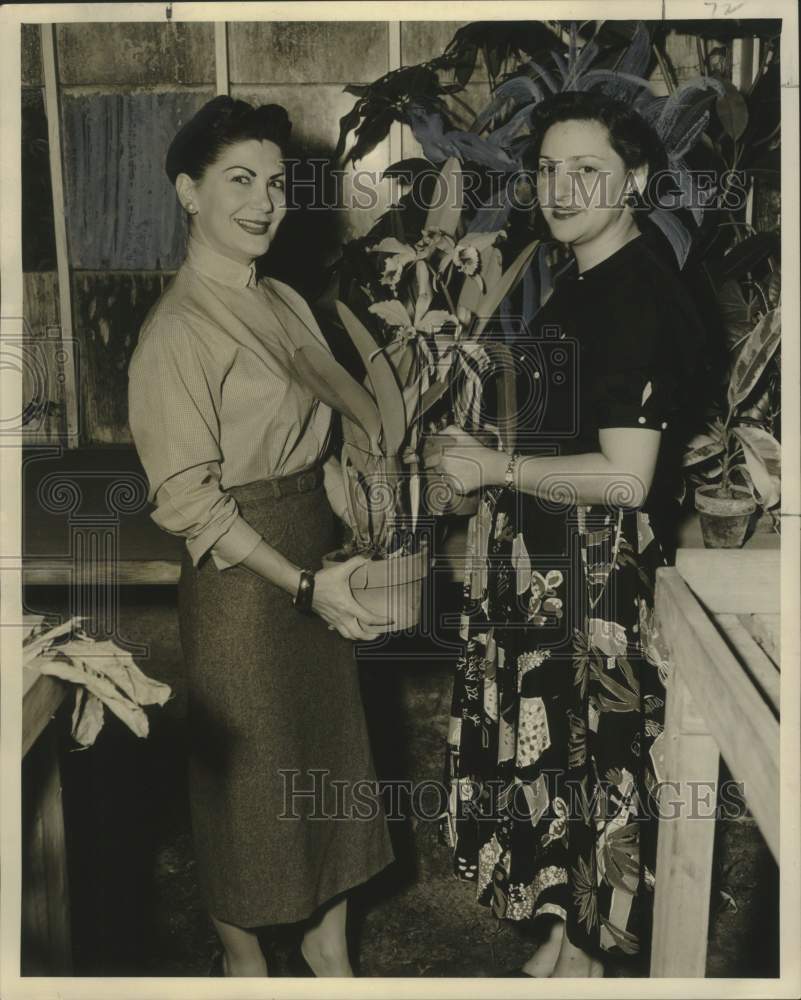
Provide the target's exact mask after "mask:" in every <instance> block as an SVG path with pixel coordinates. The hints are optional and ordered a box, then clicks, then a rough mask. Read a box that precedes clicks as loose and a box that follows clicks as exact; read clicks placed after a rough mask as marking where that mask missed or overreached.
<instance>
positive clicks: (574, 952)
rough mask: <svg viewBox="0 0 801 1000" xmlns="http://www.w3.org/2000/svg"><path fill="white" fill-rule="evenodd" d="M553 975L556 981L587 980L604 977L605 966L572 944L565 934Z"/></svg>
mask: <svg viewBox="0 0 801 1000" xmlns="http://www.w3.org/2000/svg"><path fill="white" fill-rule="evenodd" d="M551 975H552V977H553V978H554V979H586V978H589V977H596V976H603V965H602V964H601V962H599V961H598V959H596V958H593V957H592V955H588V954H587V953H586V952H585V951H582V950H581V948H577V947H576V945H574V944H572V943H571V941H570V940H569V938H568V936H567V934H565V935H564V938H563V939H562V947H561V949H560V951H559V958H558V959H557V962H556V967H555V968H554V970H553V973H552V974H551Z"/></svg>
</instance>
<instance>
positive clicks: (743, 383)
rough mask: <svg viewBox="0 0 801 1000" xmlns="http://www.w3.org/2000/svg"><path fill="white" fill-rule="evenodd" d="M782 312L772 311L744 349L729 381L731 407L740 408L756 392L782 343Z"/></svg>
mask: <svg viewBox="0 0 801 1000" xmlns="http://www.w3.org/2000/svg"><path fill="white" fill-rule="evenodd" d="M781 334H782V326H781V313H780V311H779V309H771V311H770V312H768V313H766V314H765V315H764V316H763V317H762V319H761V320H760V321H759V322H758V323H757V325H756V326H755V327H754V329H753V332H752V333H751V335H750V336H749V338H748V339H747V340H746V342H745V343H744V344H743V346H742V350H741V351H740V353H739V355H738V356H737V360H736V361H735V363H734V369H733V370H732V373H731V379H730V380H729V393H728V397H729V406H732V407H734V406H737V405H738V404H739V403H742V401H743V400H744V399H746V398H747V397H748V395H749V394H750V393H751V391H752V390H753V388H754V386H755V385H756V384H757V382H758V381H759V377H760V375H761V374H762V372H764V370H765V367H766V365H767V363H768V362H769V361H770V359H771V358H772V357H773V354H774V352H775V351H776V348H777V347H778V346H779V341H780V340H781Z"/></svg>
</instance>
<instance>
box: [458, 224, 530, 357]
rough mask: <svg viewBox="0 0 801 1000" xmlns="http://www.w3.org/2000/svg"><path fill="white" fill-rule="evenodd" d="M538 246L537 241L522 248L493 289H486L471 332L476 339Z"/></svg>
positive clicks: (527, 264) (513, 285)
mask: <svg viewBox="0 0 801 1000" xmlns="http://www.w3.org/2000/svg"><path fill="white" fill-rule="evenodd" d="M538 246H539V240H534V241H533V242H532V243H529V245H528V246H527V247H524V248H523V249H522V250H521V251H520V253H519V254H518V255H517V257H516V258H515V260H514V261H513V262H512V264H511V265H510V266H509V267H508V268H507V270H506V271H504V273H503V275H502V276H501V278H500V281H498V282H497V283H496V284H495V286H494V287H493V288H488V289H487V293H486V295H485V296H484V297H483V299H482V300H481V302H480V303H479V306H478V312H479V318H478V322H477V323H476V327H475V329H474V330H473V332H472V336H473V337H475V338H478V337H479V336H481V332H482V331H483V329H484V327H485V326H486V325H487V321H488V320H489V319H490V318H491V317H492V315H493V314H494V312H495V310H496V309H497V308H498V306H499V305H500V304H501V302H503V300H504V299H505V298H506V296H507V295H508V294H509V292H511V290H512V289H513V288H514V287H515V285H516V284H517V282H518V279H519V278H520V277H521V275H522V274H523V271H524V270H525V268H527V267H528V266H529V264H530V263H531V259H532V257H533V256H534V254H535V253H536V251H537V247H538Z"/></svg>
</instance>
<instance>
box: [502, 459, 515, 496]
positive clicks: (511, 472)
mask: <svg viewBox="0 0 801 1000" xmlns="http://www.w3.org/2000/svg"><path fill="white" fill-rule="evenodd" d="M517 459H518V456H517V455H512V456H511V457H510V459H509V464H508V465H507V466H506V472H505V473H504V476H503V483H504V486H505V487H506V488H507V490H515V489H517V485H516V482H515V479H516V474H517Z"/></svg>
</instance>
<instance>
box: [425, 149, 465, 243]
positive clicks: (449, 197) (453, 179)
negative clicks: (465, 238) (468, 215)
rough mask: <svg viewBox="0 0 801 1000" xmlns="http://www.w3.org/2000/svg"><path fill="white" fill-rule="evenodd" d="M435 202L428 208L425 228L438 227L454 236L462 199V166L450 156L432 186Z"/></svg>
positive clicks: (460, 213) (459, 216) (460, 214)
mask: <svg viewBox="0 0 801 1000" xmlns="http://www.w3.org/2000/svg"><path fill="white" fill-rule="evenodd" d="M434 199H435V203H434V205H432V207H431V208H430V209H429V210H428V215H427V216H426V224H425V228H426V229H439V230H441V231H442V232H443V233H447V234H448V235H449V236H454V235H455V233H456V227H457V226H458V225H459V219H460V218H461V216H462V206H463V200H464V191H463V180H462V167H461V164H460V163H459V161H458V160H457V159H456V157H454V156H452V157H451V158H450V159H449V160H447V161H446V162H445V163H444V164H443V167H442V170H441V171H440V175H439V182H438V183H437V184H436V186H435V188H434Z"/></svg>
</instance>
